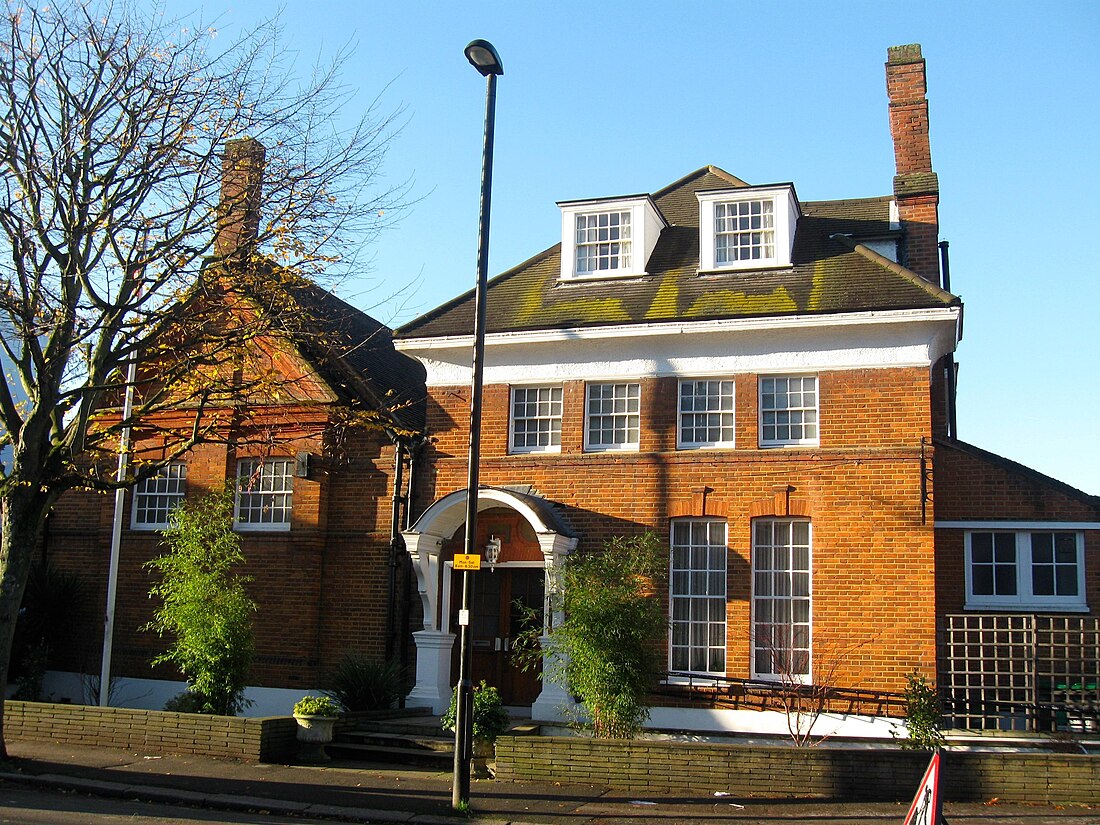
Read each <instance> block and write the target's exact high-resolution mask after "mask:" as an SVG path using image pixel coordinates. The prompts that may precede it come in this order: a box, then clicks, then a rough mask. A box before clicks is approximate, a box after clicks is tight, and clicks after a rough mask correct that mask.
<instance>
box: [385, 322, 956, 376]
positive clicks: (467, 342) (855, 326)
mask: <svg viewBox="0 0 1100 825" xmlns="http://www.w3.org/2000/svg"><path fill="white" fill-rule="evenodd" d="M958 315H959V308H958V307H947V308H942V309H932V310H907V311H892V312H877V313H848V314H844V315H831V316H792V317H788V318H749V319H733V320H724V321H700V322H684V323H677V324H634V325H620V326H606V327H592V328H577V329H566V330H529V331H520V332H509V333H495V334H492V335H489V336H487V337H486V367H485V382H486V383H493V384H522V383H536V382H538V383H543V382H561V381H569V380H586V379H592V378H596V377H599V378H602V379H605V380H607V379H638V378H645V377H655V376H657V377H659V376H684V377H688V376H695V377H702V376H710V375H732V374H737V373H746V372H755V373H760V372H792V373H793V372H821V371H833V370H845V369H875V368H888V367H913V366H919V367H929V366H931V365H932V364H934V363H935V362H936V361H938V360H939V358H940V357H942V356H943V355H945V354H947V353H948V352H951V351H953V350H954V347H955V343H956V332H957V322H958ZM394 343H395V345H396V346H397V349H398V350H400V351H401V352H404V353H405V354H407V355H410V356H413V357H415V358H418V359H419V360H420V361H421V362H422V363H423V364H424V365H425V367H426V368H427V373H428V375H427V383H428V384H429V386H463V385H466V384H469V383H470V361H471V353H472V348H473V336H470V335H463V336H452V337H446V338H419V339H403V340H398V341H395V342H394Z"/></svg>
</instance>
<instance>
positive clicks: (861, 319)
mask: <svg viewBox="0 0 1100 825" xmlns="http://www.w3.org/2000/svg"><path fill="white" fill-rule="evenodd" d="M960 314H961V313H960V310H959V307H957V306H952V307H944V308H937V309H901V310H884V311H881V312H844V313H837V314H833V315H788V316H783V317H779V318H776V317H761V318H730V319H723V320H719V321H683V322H680V323H678V324H677V323H670V324H618V325H608V326H603V327H572V328H568V329H532V330H518V331H516V332H494V333H490V334H488V335H486V336H485V345H486V346H487V347H488V346H493V345H496V344H513V343H538V344H550V343H555V342H560V341H577V340H580V339H584V340H593V339H596V338H646V339H648V338H652V337H654V336H658V335H685V334H692V333H696V334H703V335H710V334H713V333H715V332H736V331H742V330H744V331H749V330H761V329H764V330H769V331H770V330H780V329H805V328H818V329H819V328H822V327H836V326H852V325H858V326H869V325H872V324H909V323H913V322H919V321H925V322H927V321H933V322H944V321H947V320H951V321H954V322H955V323H956V324H957V323H958V318H959V316H960ZM393 344H394V346H395V347H396V348H397V349H398V350H399V351H400V352H407V353H409V354H412V353H413V352H417V351H420V350H426V349H452V348H454V347H472V346H473V345H474V336H473V335H450V336H438V337H434V338H399V339H396V340H394V342H393Z"/></svg>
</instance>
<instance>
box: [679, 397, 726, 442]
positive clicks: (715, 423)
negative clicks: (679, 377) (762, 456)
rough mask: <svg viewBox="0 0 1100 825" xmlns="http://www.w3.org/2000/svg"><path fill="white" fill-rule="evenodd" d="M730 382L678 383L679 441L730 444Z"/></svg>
mask: <svg viewBox="0 0 1100 825" xmlns="http://www.w3.org/2000/svg"><path fill="white" fill-rule="evenodd" d="M733 407H734V405H733V381H681V382H680V433H679V436H680V444H681V445H682V446H686V447H715V446H732V445H733V442H734V429H733Z"/></svg>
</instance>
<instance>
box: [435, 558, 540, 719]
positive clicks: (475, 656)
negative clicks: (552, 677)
mask: <svg viewBox="0 0 1100 825" xmlns="http://www.w3.org/2000/svg"><path fill="white" fill-rule="evenodd" d="M470 576H471V598H470V644H471V648H472V654H471V674H470V675H471V678H472V680H473V683H474V684H475V685H476V684H477V683H478V682H480V681H481V680H482V679H484V680H485V681H486V682H487V683H488V684H490V685H494V686H495V687H496V688H497V689H498V690H500V695H501V699H503V700H504V704H506V705H530V704H531V703H532V702H534V701H535V699H537V698H538V695H539V690H540V685H539V672H540V671H541V667H539V668H534V669H530V670H527V671H526V672H525V671H522V670H520V669H519V668H518V667H517V666H516V665H515V663H514V662H513V661H512V651H513V648H514V646H515V640H516V638H517V637H518V636H519V635H520V634H521V633H522V632H523V631H524V629H525V624H526V622H528V621H531V619H530V616H531V613H530V611H532V610H533V611H534V621H536V622H537V623H538V624H537V627H540V628H541V627H542V619H543V616H542V613H543V592H544V586H545V585H544V581H545V571H544V570H543V568H541V567H512V566H501V565H498V566H497V567H496V569H495V570H494V569H490V568H488V567H484V568H483V569H482V570H480V571H479V572H477V573H471V574H470ZM451 584H452V587H451V616H452V619H451V628H452V630H454V631H455V633H457V632H458V608H459V605H460V604H461V602H462V574H461V573H455V574H453V578H452V581H451ZM458 647H459V646H458V644H457V642H456V644H455V647H454V656H453V657H452V658H453V671H452V681H456V682H457V678H458Z"/></svg>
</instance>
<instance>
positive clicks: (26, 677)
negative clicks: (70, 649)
mask: <svg viewBox="0 0 1100 825" xmlns="http://www.w3.org/2000/svg"><path fill="white" fill-rule="evenodd" d="M87 604H88V593H87V590H86V588H85V586H84V583H83V581H82V580H81V578H80V576H79V575H77V574H76V573H71V572H67V571H62V570H58V569H57V568H56V567H54V566H53V565H52V564H50V563H49V562H47V561H44V560H41V559H40V560H38V561H36V562H35V563H34V564H33V565H32V567H31V571H30V574H29V575H28V576H27V586H26V589H25V590H24V591H23V602H22V604H21V605H20V607H19V618H18V620H17V622H16V625H15V638H14V641H13V642H12V656H11V663H12V673H11V675H12V677H13V679H14V680H15V681H16V682H17V683H18V687H17V688H16V691H15V694H14V696H13V698H15V699H24V700H29V701H35V700H37V699H40V698H41V694H42V679H43V677H44V676H45V675H46V671H47V670H48V669H49V665H50V656H51V654H52V653H53V652H54V650H55V649H56V648H57V647H59V646H61V645H62V644H64V643H65V642H66V641H67V640H68V639H69V637H70V635H71V634H72V632H73V630H74V629H75V628H76V626H77V624H78V621H79V618H80V613H81V611H82V610H83V609H84V607H85V606H86V605H87Z"/></svg>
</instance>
